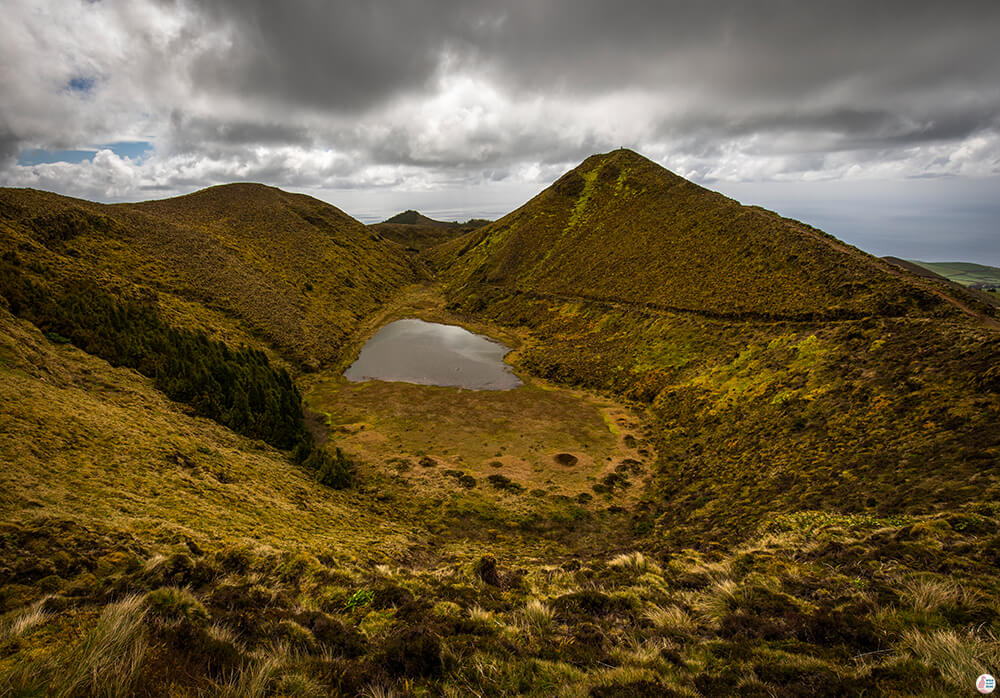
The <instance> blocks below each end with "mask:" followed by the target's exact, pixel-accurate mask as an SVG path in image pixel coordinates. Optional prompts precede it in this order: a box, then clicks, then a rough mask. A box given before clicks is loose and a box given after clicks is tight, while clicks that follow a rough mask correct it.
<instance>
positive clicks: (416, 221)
mask: <svg viewBox="0 0 1000 698" xmlns="http://www.w3.org/2000/svg"><path fill="white" fill-rule="evenodd" d="M382 222H383V223H393V224H402V225H422V226H426V227H429V228H457V227H458V223H449V222H446V221H436V220H434V219H433V218H428V217H427V216H425V215H424V214H422V213H419V212H418V211H414V210H413V209H409V210H406V211H403V212H402V213H397V214H396V215H395V216H393V217H392V218H386V219H385V220H384V221H382Z"/></svg>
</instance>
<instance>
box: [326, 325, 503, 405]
mask: <svg viewBox="0 0 1000 698" xmlns="http://www.w3.org/2000/svg"><path fill="white" fill-rule="evenodd" d="M508 351H510V349H509V348H508V347H506V346H504V345H503V344H501V343H500V342H497V341H494V340H492V339H488V338H486V337H483V336H482V335H478V334H473V333H472V332H469V331H468V330H466V329H463V328H461V327H456V326H455V325H442V324H440V323H437V322H424V321H423V320H416V319H413V318H409V319H406V320H396V321H395V322H390V323H389V324H388V325H386V326H385V327H383V328H382V329H380V330H379V331H378V332H377V333H375V336H374V337H372V338H371V339H369V340H368V342H367V343H366V344H365V345H364V347H362V348H361V354H360V355H359V356H358V358H357V360H356V361H355V362H354V363H353V364H351V367H350V368H348V369H347V370H346V371H344V377H345V378H347V380H350V381H366V380H382V381H402V382H405V383H421V384H424V385H446V386H453V387H461V388H469V389H472V390H510V389H511V388H516V387H517V386H519V385H521V381H520V379H519V378H518V377H517V376H515V375H514V374H513V373H512V372H511V370H510V367H509V366H507V364H505V363H504V362H503V357H504V354H506V353H507V352H508Z"/></svg>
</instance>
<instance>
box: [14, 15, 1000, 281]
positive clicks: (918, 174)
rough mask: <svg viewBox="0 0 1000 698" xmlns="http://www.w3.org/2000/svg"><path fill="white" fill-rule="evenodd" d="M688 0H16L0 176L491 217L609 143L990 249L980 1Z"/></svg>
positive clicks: (983, 257)
mask: <svg viewBox="0 0 1000 698" xmlns="http://www.w3.org/2000/svg"><path fill="white" fill-rule="evenodd" d="M705 5H707V3H702V4H697V5H695V4H692V3H683V2H662V3H657V4H655V6H653V7H647V6H646V3H640V2H633V1H631V0H623V1H622V2H618V3H613V4H608V3H598V2H593V1H590V0H586V1H582V0H575V1H573V0H546V1H539V0H517V1H513V2H506V3H489V2H486V1H485V0H473V1H469V2H461V3H458V2H446V1H444V0H412V1H410V2H361V1H360V0H351V1H348V2H343V3H337V4H336V6H334V5H333V4H327V3H318V2H295V3H280V4H278V3H271V2H266V1H265V0H242V1H241V2H235V1H233V0H221V1H220V0H215V1H211V2H210V1H209V0H134V1H132V2H124V1H118V0H103V1H102V0H97V1H93V2H86V1H83V0H62V1H56V0H35V1H32V2H28V1H27V0H14V1H13V2H11V3H7V7H5V22H4V23H3V24H2V25H0V40H2V43H0V56H2V63H0V66H2V67H0V94H2V97H3V99H2V101H0V185H3V186H28V187H35V188H39V189H46V190H49V191H55V192H58V193H62V194H67V195H70V196H78V197H82V198H87V199H92V200H98V201H108V202H112V201H136V200H144V199H150V198H163V197H166V196H171V195H176V194H183V193H188V192H190V191H194V190H196V189H200V188H203V187H206V186H212V185H216V184H222V183H226V182H232V181H260V182H263V183H266V184H270V185H273V186H278V187H281V188H283V189H287V190H290V191H297V192H302V193H306V194H310V195H312V196H316V197H317V198H320V199H323V200H325V201H328V202H330V203H331V204H333V205H335V206H337V207H338V208H341V209H343V210H345V211H346V212H347V213H349V214H351V215H354V216H356V217H358V218H360V219H362V220H364V221H365V222H373V221H374V220H379V219H382V218H385V217H387V216H389V215H392V214H393V213H395V212H398V211H400V210H404V209H408V208H415V209H418V210H421V211H423V212H425V213H428V214H430V215H439V216H442V217H446V218H461V219H465V218H471V217H482V216H486V217H491V218H495V217H497V216H499V215H502V214H503V213H506V212H509V211H510V210H513V209H514V208H517V207H518V206H520V205H521V204H523V203H524V202H525V201H526V200H527V199H529V198H530V197H531V196H533V195H534V194H536V193H537V192H538V191H540V190H541V189H543V188H544V187H546V186H548V184H550V183H551V182H552V181H554V180H555V179H556V178H557V177H558V176H559V175H561V174H562V173H563V172H564V171H565V170H567V169H569V168H571V167H574V166H575V165H577V164H578V163H579V162H580V161H582V160H583V159H584V158H585V157H587V156H588V155H591V154H593V153H595V152H604V151H608V150H612V149H614V148H617V147H620V146H625V147H630V148H632V149H634V150H636V151H637V152H640V153H642V154H643V155H645V156H646V157H649V158H650V159H652V160H654V161H656V162H659V163H660V164H662V165H664V166H665V167H667V168H668V169H670V170H672V171H674V172H676V173H678V174H680V175H682V176H684V177H687V178H689V179H692V180H693V181H695V182H698V183H699V184H702V185H703V186H707V187H709V188H712V189H716V190H718V191H721V192H723V193H725V194H727V195H729V196H733V197H734V198H736V199H738V200H740V201H742V202H744V203H751V204H759V205H763V206H765V207H768V208H772V209H774V210H777V211H778V212H780V213H782V214H784V215H788V216H792V217H795V218H799V219H801V220H804V221H806V222H808V223H811V224H813V225H816V226H817V227H820V228H822V229H824V230H827V231H828V232H830V233H832V234H834V235H836V236H838V237H840V238H842V239H845V240H847V241H848V242H850V243H852V244H855V245H857V246H859V247H861V248H863V249H866V250H868V251H870V252H873V253H875V254H881V255H885V254H894V255H897V256H901V257H907V258H911V259H923V260H928V261H935V260H937V261H974V262H980V263H984V264H993V265H1000V226H998V224H997V221H998V220H1000V202H998V201H997V196H996V192H998V191H1000V78H998V77H997V76H1000V48H998V47H997V44H998V42H997V41H996V32H997V28H998V27H1000V3H996V2H986V1H978V2H977V1H971V0H965V1H961V0H960V1H957V2H952V3H949V4H947V5H942V4H940V3H930V2H913V1H911V2H898V1H895V0H892V1H883V2H879V3H866V2H859V1H844V2H839V3H835V4H833V3H820V2H813V3H810V2H790V1H787V0H769V1H764V2H758V3H746V2H740V1H737V0H723V1H720V2H715V3H712V4H711V7H706V6H705ZM751 5H752V6H753V7H752V8H751V7H750V6H751Z"/></svg>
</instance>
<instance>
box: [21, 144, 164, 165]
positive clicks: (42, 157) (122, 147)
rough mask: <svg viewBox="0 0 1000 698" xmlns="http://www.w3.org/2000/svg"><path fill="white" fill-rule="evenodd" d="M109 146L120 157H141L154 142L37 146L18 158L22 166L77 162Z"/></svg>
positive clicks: (89, 157)
mask: <svg viewBox="0 0 1000 698" xmlns="http://www.w3.org/2000/svg"><path fill="white" fill-rule="evenodd" d="M105 148H107V149H108V150H110V151H111V152H113V153H114V154H115V155H117V156H118V157H122V158H132V159H133V160H135V159H141V158H143V157H145V156H146V155H147V154H148V153H149V152H150V151H151V150H153V144H152V143H150V142H149V141H118V142H116V143H104V144H102V145H99V146H97V147H96V148H89V149H86V150H47V149H45V148H35V149H32V150H22V151H21V153H20V155H18V158H17V164H18V165H21V166H22V167H31V166H32V165H47V164H50V163H53V162H68V163H77V162H83V161H84V160H93V159H94V155H95V154H96V153H97V151H98V150H103V149H105Z"/></svg>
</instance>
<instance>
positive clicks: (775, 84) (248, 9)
mask: <svg viewBox="0 0 1000 698" xmlns="http://www.w3.org/2000/svg"><path fill="white" fill-rule="evenodd" d="M189 6H190V7H193V8H196V11H197V12H198V13H199V15H200V21H201V22H202V31H203V32H205V33H208V34H210V33H212V32H217V33H223V34H224V35H225V36H226V37H227V41H226V42H224V43H221V44H218V45H213V47H212V48H209V49H205V50H204V51H202V52H201V53H200V54H199V56H198V57H197V60H195V61H194V62H193V63H192V64H191V69H190V75H189V77H190V79H191V80H192V81H193V83H194V84H195V85H196V86H198V89H199V90H201V91H202V92H203V93H205V94H228V95H233V96H237V97H239V98H242V99H246V100H249V101H250V102H251V103H253V102H258V103H262V104H272V105H282V106H283V107H284V108H286V109H295V108H300V107H302V108H310V109H320V110H331V111H332V112H333V113H341V114H350V115H355V116H358V118H363V116H361V115H362V114H364V113H365V112H366V110H367V111H368V112H369V113H370V112H371V111H372V110H374V109H376V108H377V107H378V106H379V105H381V104H385V103H388V102H391V101H392V100H393V99H394V98H397V97H400V96H404V95H412V94H419V93H421V92H426V91H428V90H429V89H431V88H432V85H433V82H434V80H435V79H437V78H439V77H440V76H441V75H442V74H443V73H444V72H445V71H448V70H450V71H468V72H470V73H473V74H476V75H481V76H486V77H488V79H490V80H493V81H495V82H496V83H497V84H500V85H503V86H504V89H505V90H507V91H508V92H509V93H510V94H512V95H516V96H517V98H518V99H524V100H528V99H532V98H535V97H538V96H542V97H544V96H552V95H562V96H564V97H566V98H568V99H575V98H576V99H585V98H588V97H593V96H595V95H601V94H606V93H608V92H613V91H625V90H635V91H645V92H649V93H654V94H660V95H662V99H663V103H662V104H661V105H660V107H661V109H660V111H662V112H664V113H665V114H664V115H663V116H662V119H663V122H664V123H665V125H664V123H661V126H660V127H659V128H658V129H654V130H653V133H652V135H654V136H655V135H656V134H657V133H658V134H660V135H669V136H671V137H674V136H675V135H676V134H677V133H678V132H682V133H683V134H684V137H690V136H691V135H693V134H700V138H703V139H707V140H718V139H720V138H724V137H736V136H741V135H746V134H753V133H759V132H763V133H767V132H773V131H789V130H798V131H805V132H814V131H824V132H829V133H832V134H839V135H840V140H839V141H837V142H834V143H832V144H831V147H833V148H837V149H854V148H861V149H864V148H876V149H877V148H880V147H883V146H884V147H893V146H899V145H906V144H915V143H922V142H928V141H935V140H940V139H949V138H951V139H955V138H962V137H965V136H967V135H969V134H971V133H975V132H976V131H977V130H980V129H984V128H991V129H995V128H996V119H995V116H994V115H995V114H996V113H998V111H1000V87H998V80H997V75H1000V51H998V50H997V47H996V44H997V41H996V31H997V27H1000V3H997V2H995V1H993V0H989V1H983V2H976V1H970V0H965V1H961V0H960V1H958V2H951V3H948V4H947V5H943V4H941V3H939V2H919V1H908V2H901V1H898V0H882V1H880V2H876V3H872V2H868V1H866V2H860V1H856V0H845V1H842V2H836V3H833V2H829V3H826V2H821V3H807V2H801V1H800V0H797V1H789V0H770V1H765V2H753V3H748V2H745V1H743V0H722V1H719V2H712V3H690V2H676V1H673V2H669V1H668V2H659V3H648V2H636V1H634V0H625V1H623V2H615V3H607V2H597V1H594V0H583V1H581V0H549V1H547V2H539V1H538V0H514V1H513V2H508V3H495V2H486V1H485V0H478V1H476V0H472V1H466V2H448V1H445V0H411V1H407V2H395V3H387V2H371V1H369V0H348V1H346V2H338V3H324V2H294V3H274V2H271V1H270V0H239V1H237V0H221V1H219V0H212V1H211V2H209V1H208V0H201V1H200V2H194V3H192V4H191V5H189ZM622 117H623V118H624V119H635V118H636V115H634V114H623V115H622ZM415 118H416V117H415ZM422 126H423V124H419V123H418V124H415V128H409V127H407V126H406V125H398V124H397V125H395V126H394V127H393V128H392V129H390V130H389V132H388V133H385V134H384V136H383V137H382V139H381V140H380V141H379V142H371V143H368V144H367V145H366V149H367V152H368V155H369V156H370V157H371V158H372V160H373V161H376V162H386V161H395V162H402V163H408V164H414V165H421V166H425V165H448V164H463V163H461V162H455V161H454V158H451V157H449V156H448V155H447V154H446V153H441V154H436V155H431V156H428V155H426V154H424V155H414V154H413V152H412V151H413V150H414V149H413V147H412V143H413V142H414V141H415V140H416V138H417V132H418V131H419V129H420V127H422ZM535 126H536V125H534V124H532V127H535ZM190 127H191V128H192V129H193V131H194V134H195V135H194V136H193V137H192V138H191V139H187V140H197V139H198V138H208V139H211V138H212V136H213V134H212V133H211V132H208V133H202V132H201V131H199V124H198V123H197V122H195V121H192V122H191V123H190ZM217 128H218V129H219V133H218V135H219V137H220V140H223V141H226V142H235V141H236V140H239V139H240V138H242V139H243V140H244V141H245V142H250V141H252V140H254V135H255V132H254V129H255V128H261V129H262V130H263V131H264V133H262V134H261V140H262V141H265V142H269V143H270V142H276V141H281V142H285V143H289V144H300V143H303V142H304V141H306V140H308V138H307V137H306V136H305V135H304V134H303V133H302V132H301V131H300V130H297V129H295V128H288V130H287V131H283V130H282V129H281V128H278V127H277V126H276V124H274V123H269V124H266V125H258V126H255V125H253V124H252V123H250V122H249V121H247V122H244V123H239V124H236V123H234V124H232V125H230V126H221V125H220V126H218V127H217ZM574 137H576V143H575V144H573V143H567V142H565V141H566V138H565V137H563V138H559V137H557V138H554V139H553V138H547V139H544V142H540V141H543V139H542V138H538V139H534V138H530V137H512V138H511V137H506V136H504V135H502V134H495V133H492V134H491V133H484V134H482V135H479V136H477V139H478V140H479V141H480V142H481V143H482V145H483V148H481V149H480V150H479V151H477V152H476V153H475V154H474V155H473V156H472V157H471V158H468V160H469V161H471V162H481V161H483V160H484V159H485V160H489V161H490V162H492V161H494V160H495V161H497V162H502V161H506V160H509V159H516V158H521V157H526V156H529V155H532V156H535V157H536V158H538V159H542V160H547V161H554V160H557V159H559V158H560V157H569V156H570V155H577V154H581V153H584V152H585V151H584V145H585V144H584V143H583V142H582V141H581V139H580V138H579V137H578V134H574ZM338 139H339V140H345V141H350V140H351V135H350V133H337V134H335V136H333V137H332V140H338ZM184 141H185V139H179V141H178V142H184ZM607 142H608V139H607V138H606V137H601V136H598V137H596V138H592V139H590V140H588V141H587V144H594V145H599V144H604V143H607Z"/></svg>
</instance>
